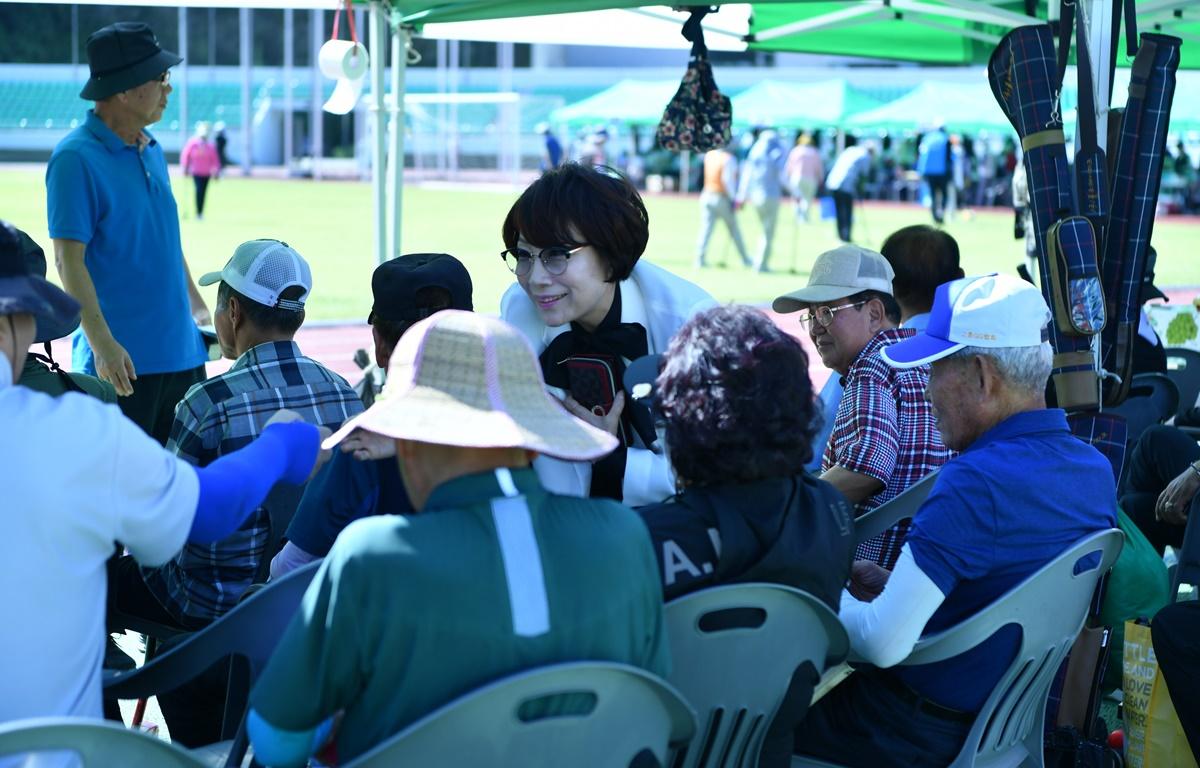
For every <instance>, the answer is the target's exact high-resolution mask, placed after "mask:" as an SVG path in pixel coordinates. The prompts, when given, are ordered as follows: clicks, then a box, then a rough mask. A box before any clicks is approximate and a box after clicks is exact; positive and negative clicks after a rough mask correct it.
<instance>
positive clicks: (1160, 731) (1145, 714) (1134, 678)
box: [1123, 621, 1197, 768]
mask: <svg viewBox="0 0 1200 768" xmlns="http://www.w3.org/2000/svg"><path fill="white" fill-rule="evenodd" d="M1124 668H1125V669H1124V671H1125V675H1124V685H1123V688H1124V692H1125V704H1124V710H1125V765H1127V766H1129V768H1197V766H1196V760H1195V758H1193V757H1192V750H1191V747H1190V746H1188V741H1187V737H1186V736H1185V735H1184V733H1183V727H1182V726H1180V724H1179V717H1178V716H1177V715H1176V714H1175V706H1174V705H1173V704H1171V697H1170V695H1169V694H1168V693H1167V684H1166V683H1165V682H1164V681H1163V676H1162V673H1161V672H1159V670H1158V659H1156V658H1155V656H1154V645H1153V643H1152V642H1151V640H1150V627H1148V626H1146V625H1144V624H1138V623H1136V622H1132V621H1127V622H1125V654H1124Z"/></svg>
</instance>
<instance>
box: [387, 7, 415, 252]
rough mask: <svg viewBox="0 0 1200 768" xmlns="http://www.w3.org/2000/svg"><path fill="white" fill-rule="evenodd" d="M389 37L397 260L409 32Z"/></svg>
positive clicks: (392, 230) (390, 181)
mask: <svg viewBox="0 0 1200 768" xmlns="http://www.w3.org/2000/svg"><path fill="white" fill-rule="evenodd" d="M392 13H393V17H392V20H393V21H395V22H396V23H397V24H398V23H399V14H398V13H396V12H395V11H393V12H392ZM388 34H390V35H391V42H392V100H391V101H390V102H388V116H389V117H390V118H391V119H390V121H389V122H390V123H391V128H392V133H391V136H390V137H389V138H390V139H391V147H389V148H388V160H389V162H388V178H387V191H388V194H389V195H390V197H391V200H390V201H389V205H388V210H389V211H390V212H391V217H390V218H389V220H388V223H389V224H390V226H389V227H388V249H387V258H389V259H394V258H396V257H397V256H399V255H400V248H401V241H400V234H401V230H402V226H401V224H402V222H403V220H404V216H403V205H402V204H403V199H404V127H405V126H404V91H405V77H406V75H407V74H408V44H409V35H410V33H409V31H408V30H407V29H404V28H403V27H392V26H390V25H389V27H388Z"/></svg>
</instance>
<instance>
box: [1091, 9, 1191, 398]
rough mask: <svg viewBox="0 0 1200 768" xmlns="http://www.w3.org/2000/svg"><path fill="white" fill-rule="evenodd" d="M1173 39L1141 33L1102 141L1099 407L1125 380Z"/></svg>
mask: <svg viewBox="0 0 1200 768" xmlns="http://www.w3.org/2000/svg"><path fill="white" fill-rule="evenodd" d="M1181 44H1182V41H1181V40H1180V39H1179V38H1177V37H1171V36H1169V35H1160V34H1151V33H1146V34H1143V35H1142V36H1141V46H1140V47H1139V48H1138V52H1137V56H1136V57H1135V58H1134V60H1133V67H1132V70H1131V71H1130V77H1129V98H1128V101H1126V103H1125V110H1124V113H1123V115H1122V118H1121V124H1120V131H1119V133H1118V134H1117V136H1116V140H1115V142H1110V145H1111V144H1113V143H1115V149H1114V151H1113V152H1112V153H1110V154H1112V155H1113V163H1112V166H1113V175H1112V184H1111V188H1112V199H1111V206H1110V210H1109V215H1108V223H1107V227H1106V232H1105V237H1104V246H1103V250H1102V251H1101V253H1102V254H1103V278H1104V290H1105V293H1106V295H1107V296H1108V317H1109V323H1108V326H1107V327H1106V328H1105V329H1104V334H1103V342H1102V344H1101V349H1102V358H1101V359H1102V365H1103V368H1104V370H1106V371H1109V372H1111V373H1114V374H1116V376H1118V377H1119V379H1117V378H1113V379H1110V381H1111V382H1112V384H1111V385H1109V386H1107V387H1106V388H1105V393H1104V404H1105V405H1109V406H1113V405H1119V404H1120V403H1121V402H1122V401H1124V400H1125V397H1126V396H1127V395H1128V394H1129V385H1130V380H1131V379H1132V378H1133V371H1132V369H1133V340H1134V338H1135V337H1136V336H1137V329H1138V321H1139V316H1140V312H1141V300H1140V297H1139V292H1140V287H1141V283H1142V278H1143V276H1144V273H1145V271H1146V250H1147V248H1149V246H1150V235H1151V233H1152V232H1153V229H1154V213H1155V210H1156V209H1157V207H1158V192H1159V183H1160V182H1161V180H1162V167H1163V157H1164V155H1165V153H1166V143H1167V124H1168V122H1169V119H1170V114H1171V102H1172V99H1173V97H1174V95H1175V71H1176V70H1177V69H1178V68H1179V48H1180V45H1181ZM1081 122H1082V120H1081Z"/></svg>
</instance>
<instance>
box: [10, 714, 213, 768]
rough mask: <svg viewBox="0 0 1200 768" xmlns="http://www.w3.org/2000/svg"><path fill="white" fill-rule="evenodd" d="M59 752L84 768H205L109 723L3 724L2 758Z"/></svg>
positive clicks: (63, 719)
mask: <svg viewBox="0 0 1200 768" xmlns="http://www.w3.org/2000/svg"><path fill="white" fill-rule="evenodd" d="M58 751H65V752H73V753H75V754H76V755H77V756H78V757H79V759H80V761H81V762H80V764H81V765H82V766H83V768H111V766H121V768H204V765H205V764H204V763H203V762H201V761H200V760H198V759H197V758H195V757H193V756H192V755H189V754H188V753H187V752H184V751H183V750H182V749H180V748H179V747H176V746H172V745H171V744H169V743H167V742H165V741H162V740H161V739H159V738H157V737H155V736H150V735H147V734H144V733H141V732H139V731H134V730H130V729H129V728H126V727H125V726H123V725H118V724H116V723H110V722H109V721H107V720H91V719H88V718H84V717H38V718H32V719H29V720H14V721H12V722H8V723H3V724H0V757H5V756H12V755H21V754H24V753H39V752H58ZM19 764H20V763H19V762H18V765H19ZM35 764H36V760H35Z"/></svg>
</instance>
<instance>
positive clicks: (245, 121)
mask: <svg viewBox="0 0 1200 768" xmlns="http://www.w3.org/2000/svg"><path fill="white" fill-rule="evenodd" d="M238 15H239V16H240V17H241V18H239V19H238V38H239V39H238V43H239V45H238V48H239V52H238V59H239V61H238V64H239V65H240V66H241V70H242V174H244V175H246V176H249V175H250V167H251V162H250V152H251V149H252V148H253V146H254V143H253V136H252V134H253V133H254V115H253V114H251V112H250V110H251V104H250V88H251V85H252V83H251V81H250V64H251V61H250V57H251V56H252V55H253V48H252V42H253V40H254V37H253V35H254V26H253V25H254V16H253V12H252V11H251V10H250V9H249V8H240V9H238Z"/></svg>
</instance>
